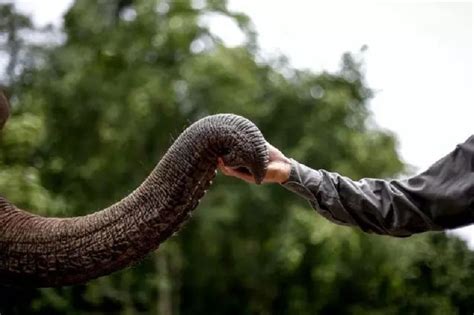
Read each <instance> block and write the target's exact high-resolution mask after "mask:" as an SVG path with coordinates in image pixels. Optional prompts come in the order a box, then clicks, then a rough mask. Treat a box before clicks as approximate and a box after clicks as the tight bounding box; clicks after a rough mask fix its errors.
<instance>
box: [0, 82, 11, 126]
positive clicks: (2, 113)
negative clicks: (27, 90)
mask: <svg viewBox="0 0 474 315" xmlns="http://www.w3.org/2000/svg"><path fill="white" fill-rule="evenodd" d="M9 116H10V104H9V103H8V99H7V97H6V95H5V93H4V92H3V89H2V88H1V87H0V130H2V128H3V126H4V125H5V123H6V122H7V120H8V117H9Z"/></svg>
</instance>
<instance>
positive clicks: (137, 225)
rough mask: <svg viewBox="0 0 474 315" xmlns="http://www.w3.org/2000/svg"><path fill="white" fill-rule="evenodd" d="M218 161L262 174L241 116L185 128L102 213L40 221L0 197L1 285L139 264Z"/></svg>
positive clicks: (257, 138) (41, 282) (191, 204)
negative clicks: (129, 190) (150, 167)
mask: <svg viewBox="0 0 474 315" xmlns="http://www.w3.org/2000/svg"><path fill="white" fill-rule="evenodd" d="M0 105H1V104H0ZM219 156H225V157H226V161H227V162H229V163H233V162H234V164H235V166H239V167H246V168H247V169H248V170H250V171H251V172H252V173H253V175H254V176H255V179H256V181H257V182H260V181H261V180H262V179H263V177H264V175H265V172H266V166H267V163H268V152H267V147H266V142H265V139H264V138H263V136H262V134H261V133H260V131H259V130H258V129H257V127H256V126H255V125H254V124H253V123H251V122H250V121H249V120H247V119H245V118H242V117H239V116H236V115H232V114H220V115H214V116H209V117H206V118H203V119H201V120H199V121H198V122H196V123H194V124H193V125H191V126H190V127H189V128H187V129H186V130H185V131H184V132H183V133H182V134H181V135H180V136H179V137H178V139H177V140H176V141H175V142H174V143H173V145H172V146H171V147H170V148H169V150H168V151H167V153H166V154H165V155H164V156H163V158H162V159H161V160H160V161H159V163H158V165H157V166H156V167H155V169H154V170H153V171H152V172H151V174H150V175H149V176H148V178H147V179H146V180H145V181H144V182H143V183H142V184H141V185H140V186H139V187H138V188H137V189H136V190H135V191H133V192H132V193H131V194H130V195H128V196H127V197H125V198H124V199H122V200H121V201H119V202H117V203H115V204H113V205H112V206H110V207H108V208H106V209H103V210H100V211H98V212H95V213H92V214H89V215H86V216H83V217H73V218H45V217H41V216H37V215H33V214H30V213H28V212H26V211H23V210H20V209H18V208H17V207H15V206H14V205H13V204H11V203H10V202H8V201H7V200H6V199H4V198H1V197H0V283H4V284H13V285H23V286H37V287H47V286H62V285H71V284H77V283H82V282H85V281H87V280H90V279H93V278H97V277H100V276H103V275H107V274H109V273H111V272H114V271H116V270H119V269H122V268H124V267H127V266H129V265H130V264H133V263H135V262H137V261H139V260H140V259H142V258H143V257H144V256H145V255H146V254H147V253H148V252H150V251H152V250H154V249H156V248H157V247H158V246H159V244H160V243H161V242H163V241H164V240H166V239H167V238H168V237H170V236H171V235H172V234H173V233H174V232H176V231H177V230H178V229H179V227H180V226H181V224H182V223H183V222H184V221H185V220H186V218H187V217H188V216H189V215H190V212H191V211H192V210H193V209H194V208H195V207H196V206H197V205H198V203H199V200H200V198H201V197H202V196H203V195H204V194H205V192H206V189H207V188H208V187H209V185H210V183H211V180H212V178H213V177H214V176H215V173H216V166H217V158H218V157H219ZM227 162H226V163H227Z"/></svg>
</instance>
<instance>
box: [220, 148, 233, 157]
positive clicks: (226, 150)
mask: <svg viewBox="0 0 474 315" xmlns="http://www.w3.org/2000/svg"><path fill="white" fill-rule="evenodd" d="M229 153H230V148H222V149H221V150H220V151H219V154H220V155H227V154H229Z"/></svg>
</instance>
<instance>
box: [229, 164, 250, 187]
mask: <svg viewBox="0 0 474 315" xmlns="http://www.w3.org/2000/svg"><path fill="white" fill-rule="evenodd" d="M224 168H225V171H226V173H227V174H228V175H229V176H234V177H237V178H240V179H242V180H245V181H246V182H249V183H255V180H254V178H253V176H252V175H249V174H246V173H243V172H239V171H238V170H236V169H233V168H232V167H227V166H226V167H224Z"/></svg>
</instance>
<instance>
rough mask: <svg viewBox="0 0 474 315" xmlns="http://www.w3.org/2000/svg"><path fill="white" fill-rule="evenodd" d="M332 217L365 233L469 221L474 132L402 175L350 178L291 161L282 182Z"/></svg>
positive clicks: (473, 202)
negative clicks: (411, 174) (441, 155)
mask: <svg viewBox="0 0 474 315" xmlns="http://www.w3.org/2000/svg"><path fill="white" fill-rule="evenodd" d="M283 186H284V187H286V188H287V189H289V190H291V191H293V192H295V193H297V194H298V195H300V196H302V197H304V198H306V199H307V200H309V202H310V203H311V205H312V207H313V208H314V209H316V211H317V212H319V213H320V214H321V215H323V216H324V217H326V218H327V219H329V220H331V221H332V222H335V223H338V224H342V225H349V226H358V227H360V228H361V229H362V230H363V231H365V232H370V233H377V234H387V235H393V236H409V235H411V234H414V233H420V232H425V231H434V230H443V229H450V228H456V227H461V226H464V225H468V224H471V223H474V136H471V137H470V138H469V139H468V140H467V141H466V142H465V143H463V144H460V145H458V146H457V147H456V149H455V150H454V151H453V152H451V153H450V154H448V155H447V156H445V157H444V158H442V159H441V160H439V161H438V162H436V163H435V164H434V165H432V166H431V167H430V168H429V169H428V170H426V171H425V172H423V173H421V174H419V175H416V176H414V177H412V178H409V179H406V180H390V181H388V180H381V179H371V178H366V179H362V180H359V181H353V180H351V179H349V178H347V177H344V176H341V175H339V174H337V173H331V172H327V171H325V170H313V169H311V168H309V167H307V166H305V165H303V164H300V163H298V162H297V161H295V160H292V169H291V174H290V178H289V180H288V181H287V182H285V183H284V184H283Z"/></svg>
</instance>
